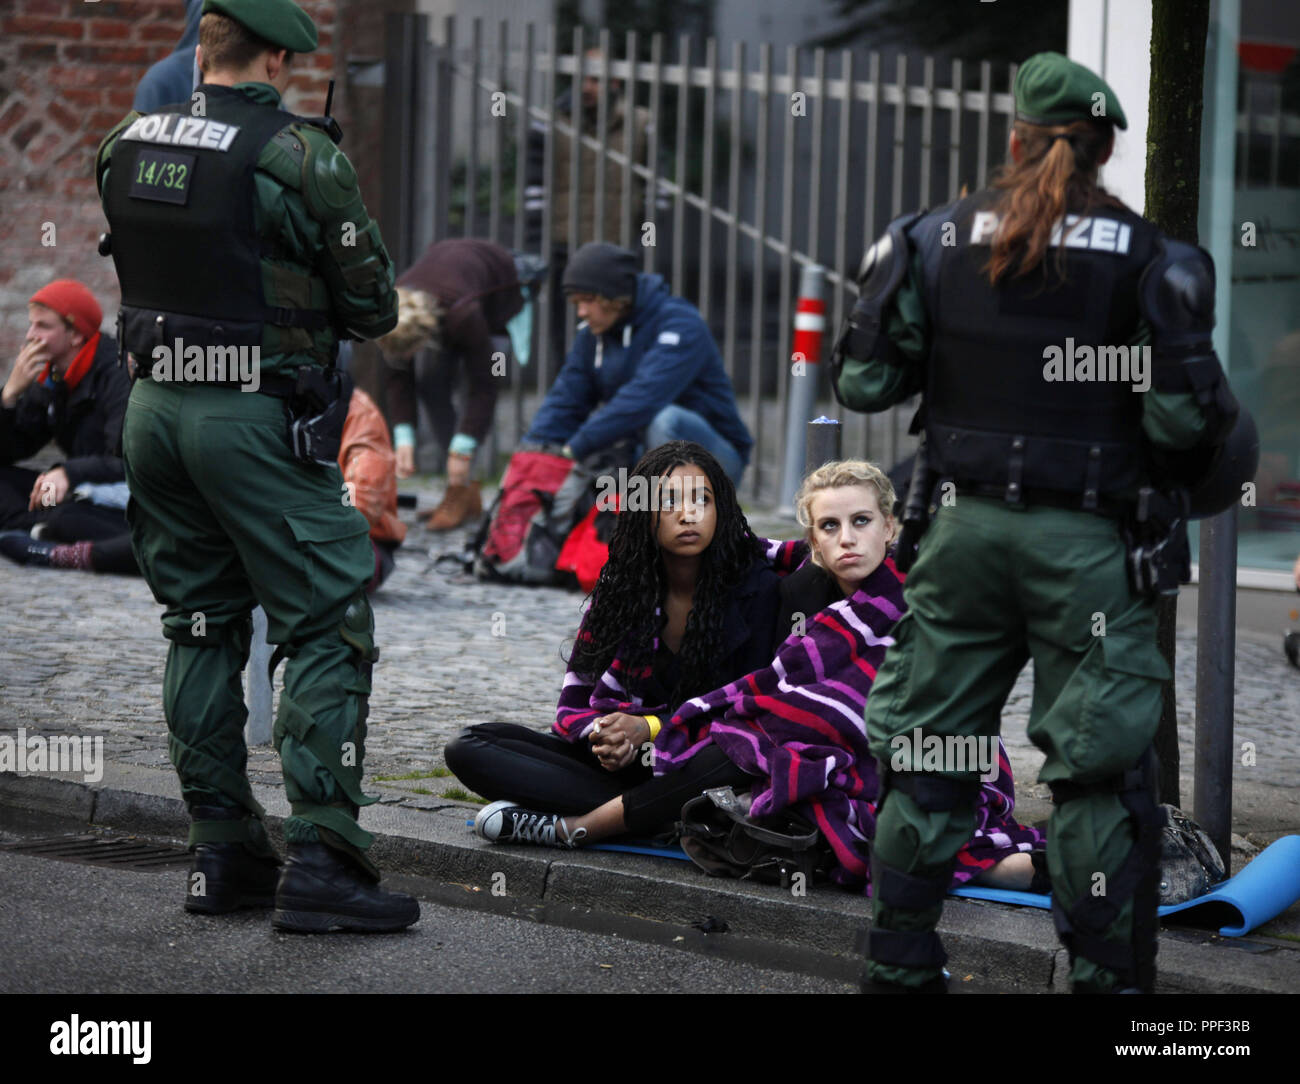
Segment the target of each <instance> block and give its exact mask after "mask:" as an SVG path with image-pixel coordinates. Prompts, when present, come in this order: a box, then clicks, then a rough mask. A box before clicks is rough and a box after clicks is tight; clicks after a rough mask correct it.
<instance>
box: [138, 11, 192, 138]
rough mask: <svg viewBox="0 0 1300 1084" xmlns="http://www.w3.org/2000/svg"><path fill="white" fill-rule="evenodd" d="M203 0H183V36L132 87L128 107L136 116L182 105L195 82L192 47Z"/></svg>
mask: <svg viewBox="0 0 1300 1084" xmlns="http://www.w3.org/2000/svg"><path fill="white" fill-rule="evenodd" d="M202 14H203V0H185V33H183V34H182V35H181V40H180V41H179V42H178V43H177V45H176V48H175V49H174V50H172V52H171V54H170V55H169V56H165V57H163V58H162V60H159V61H158V62H156V63H154V64H151V65H150V66H149V70H148V71H147V72H145V73H144V78H143V79H141V80H140V82H139V84H138V85H137V86H136V88H135V102H134V104H133V105H132V106H131V108H132V109H134V110H135V111H136V112H138V113H152V112H153V111H154V110H155V109H159V108H161V107H162V106H164V105H172V104H174V103H175V102H183V101H185V99H187V98H188V97H189V96H190V95H191V94H192V93H193V92H194V87H195V86H196V85H197V83H198V79H197V78H196V75H197V73H198V68H197V66H196V64H195V62H194V47H195V46H196V45H198V43H199V18H200V17H201V16H202Z"/></svg>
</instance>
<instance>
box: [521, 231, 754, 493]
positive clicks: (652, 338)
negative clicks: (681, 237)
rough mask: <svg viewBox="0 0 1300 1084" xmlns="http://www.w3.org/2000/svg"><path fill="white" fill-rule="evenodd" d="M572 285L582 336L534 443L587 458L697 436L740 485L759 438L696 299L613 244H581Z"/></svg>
mask: <svg viewBox="0 0 1300 1084" xmlns="http://www.w3.org/2000/svg"><path fill="white" fill-rule="evenodd" d="M563 285H564V293H565V295H566V296H567V297H568V298H569V300H570V301H571V302H573V303H574V304H575V305H576V306H577V308H578V320H579V321H580V323H579V325H578V334H577V337H576V338H575V339H574V341H573V347H572V349H571V350H570V351H569V356H568V357H567V358H566V359H565V362H564V367H563V368H562V369H561V370H560V374H559V376H557V377H556V378H555V383H554V384H553V385H552V386H551V390H550V391H549V392H548V393H547V396H546V400H545V401H544V402H543V403H542V406H541V409H540V410H538V412H537V416H536V417H535V418H534V419H533V424H532V426H531V427H530V428H529V430H528V432H527V433H526V434H525V435H524V442H525V443H529V444H558V445H563V447H564V454H565V455H569V456H572V457H573V458H574V459H578V460H581V459H585V458H587V457H588V456H589V455H591V454H592V453H593V452H597V451H600V450H601V449H603V448H607V447H608V446H610V445H612V444H614V443H616V442H618V441H621V440H624V439H626V438H628V437H633V436H634V437H636V438H637V439H638V442H639V443H640V444H642V445H643V447H644V448H646V449H650V448H656V447H658V446H659V445H660V444H665V443H667V442H668V441H670V440H691V441H694V442H695V443H697V444H702V445H704V447H705V448H707V449H708V450H709V452H711V453H712V454H713V455H714V456H715V457H716V458H717V460H718V462H719V463H721V464H722V467H723V469H724V470H725V471H726V472H727V475H728V477H730V478H731V480H732V481H733V482H739V480H740V476H741V474H742V473H743V472H744V470H745V464H746V463H748V462H749V454H750V450H751V449H752V448H753V446H754V439H753V437H751V436H750V433H749V430H748V429H747V428H746V427H745V423H744V422H743V421H741V418H740V412H739V411H738V410H737V409H736V395H735V391H734V390H733V388H732V386H731V380H730V378H729V377H728V376H727V373H726V370H725V369H724V368H723V365H722V355H721V354H720V353H719V352H718V347H717V344H716V343H715V342H714V341H713V336H712V335H710V334H709V329H708V326H707V325H706V324H705V323H704V320H703V319H702V318H701V316H700V314H699V311H698V310H697V309H696V308H695V306H694V305H692V304H691V303H690V302H689V301H686V300H684V299H683V298H680V297H674V296H673V295H672V294H671V293H669V291H668V286H667V284H666V283H665V282H664V280H663V278H662V276H660V275H651V274H639V273H638V272H637V259H636V256H635V255H633V254H632V253H631V252H629V251H627V250H626V249H622V248H619V247H618V246H617V245H611V244H608V243H606V242H599V241H597V242H593V243H591V244H587V245H583V246H582V248H580V249H578V251H577V252H576V253H575V254H574V256H573V258H572V259H571V260H570V261H569V265H568V266H567V267H566V268H565V269H564V283H563Z"/></svg>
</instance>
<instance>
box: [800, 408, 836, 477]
mask: <svg viewBox="0 0 1300 1084" xmlns="http://www.w3.org/2000/svg"><path fill="white" fill-rule="evenodd" d="M804 433H805V436H806V438H807V445H808V453H807V455H806V456H805V457H804V461H803V473H804V477H805V478H806V477H807V476H808V475H810V474H812V472H813V471H815V470H816V469H817V468H818V467H820V466H821V465H822V464H823V463H833V462H835V460H837V459H839V458H840V440H841V437H842V436H843V433H844V426H842V425H841V424H840V423H839V422H837V421H836V420H835V419H834V418H827V417H826V416H825V415H823V416H822V417H820V418H814V419H813V420H812V421H810V422H809V423H808V427H807V429H805V430H804Z"/></svg>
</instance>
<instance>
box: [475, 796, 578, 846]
mask: <svg viewBox="0 0 1300 1084" xmlns="http://www.w3.org/2000/svg"><path fill="white" fill-rule="evenodd" d="M563 820H564V818H563V817H561V816H560V815H559V814H558V813H534V812H533V811H532V810H531V809H524V808H523V807H522V806H517V805H515V803H514V802H493V803H492V804H491V805H485V806H484V807H483V808H482V809H480V810H479V811H478V816H477V817H475V818H474V831H475V833H477V834H478V836H479V837H480V838H482V839H486V840H487V841H488V842H489V843H535V844H537V845H538V846H539V847H563V848H565V849H566V850H572V849H573V848H574V847H577V846H578V844H580V843H581V842H582V841H583V840H584V839H585V838H586V836H587V830H586V829H585V828H579V829H578V830H577V831H576V832H573V833H570V832H568V831H567V830H566V827H565V826H564V825H562V824H561V823H560V822H561V821H563Z"/></svg>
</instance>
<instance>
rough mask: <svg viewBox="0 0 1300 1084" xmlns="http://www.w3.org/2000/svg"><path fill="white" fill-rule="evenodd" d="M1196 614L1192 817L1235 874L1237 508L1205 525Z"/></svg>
mask: <svg viewBox="0 0 1300 1084" xmlns="http://www.w3.org/2000/svg"><path fill="white" fill-rule="evenodd" d="M1200 573H1201V574H1200V592H1199V597H1198V599H1197V614H1196V737H1195V752H1194V765H1195V766H1194V769H1193V776H1192V787H1193V805H1192V816H1193V817H1194V818H1195V820H1196V822H1197V823H1198V824H1199V825H1200V826H1201V827H1202V828H1204V829H1205V831H1206V834H1207V835H1209V837H1210V839H1211V840H1213V841H1214V845H1215V847H1217V848H1218V849H1219V855H1220V856H1221V857H1222V858H1223V861H1224V863H1225V868H1226V869H1227V872H1228V873H1229V874H1231V873H1232V869H1231V862H1232V764H1233V759H1234V752H1235V750H1234V748H1233V736H1232V733H1233V726H1232V723H1233V720H1232V713H1233V702H1232V701H1233V696H1232V694H1233V681H1234V677H1235V675H1234V671H1235V668H1236V652H1237V506H1236V505H1235V504H1234V505H1233V506H1232V507H1231V508H1229V509H1228V510H1227V511H1226V512H1222V513H1220V514H1219V515H1217V516H1214V517H1213V518H1211V519H1207V520H1203V521H1202V522H1201V552H1200Z"/></svg>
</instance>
